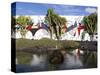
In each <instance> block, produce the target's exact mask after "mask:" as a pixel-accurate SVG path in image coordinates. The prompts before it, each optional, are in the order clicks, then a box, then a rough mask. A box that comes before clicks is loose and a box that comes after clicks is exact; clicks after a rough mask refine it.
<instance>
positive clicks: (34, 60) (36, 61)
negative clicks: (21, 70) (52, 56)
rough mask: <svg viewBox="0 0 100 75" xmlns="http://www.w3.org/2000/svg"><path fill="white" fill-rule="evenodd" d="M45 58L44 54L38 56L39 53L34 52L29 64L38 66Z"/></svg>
mask: <svg viewBox="0 0 100 75" xmlns="http://www.w3.org/2000/svg"><path fill="white" fill-rule="evenodd" d="M45 60H46V58H45V56H44V55H40V56H39V55H36V54H34V55H33V58H32V61H31V63H30V64H31V65H32V66H40V65H43V64H44V63H45Z"/></svg>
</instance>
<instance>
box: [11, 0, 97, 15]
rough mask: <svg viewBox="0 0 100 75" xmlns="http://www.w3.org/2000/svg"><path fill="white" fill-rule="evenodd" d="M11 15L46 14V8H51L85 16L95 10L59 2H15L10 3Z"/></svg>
mask: <svg viewBox="0 0 100 75" xmlns="http://www.w3.org/2000/svg"><path fill="white" fill-rule="evenodd" d="M11 8H12V11H11V12H12V15H15V14H16V15H46V13H47V9H48V8H52V9H54V12H56V13H57V14H59V15H67V16H70V15H71V16H72V15H74V16H85V15H89V14H91V13H94V12H97V7H95V6H76V5H61V4H43V3H27V2H16V3H13V4H12V7H11Z"/></svg>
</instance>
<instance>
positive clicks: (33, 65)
mask: <svg viewBox="0 0 100 75" xmlns="http://www.w3.org/2000/svg"><path fill="white" fill-rule="evenodd" d="M65 52H66V51H65ZM96 56H97V54H96V52H95V53H92V52H88V53H87V52H83V51H82V50H81V52H80V54H79V53H77V52H76V49H75V50H73V51H71V52H69V53H68V52H66V53H64V62H63V63H61V64H57V65H56V64H54V65H53V64H50V62H48V56H47V54H41V55H37V54H33V58H32V60H31V61H29V62H30V64H29V65H25V64H23V65H21V64H19V63H18V60H17V59H16V60H17V64H16V65H17V66H16V68H17V69H16V71H17V72H20V71H21V72H28V71H30V72H31V71H32V72H34V71H47V70H64V69H65V70H67V69H80V68H89V67H91V68H92V67H96V66H97V57H96ZM92 65H93V66H92ZM19 69H21V70H19Z"/></svg>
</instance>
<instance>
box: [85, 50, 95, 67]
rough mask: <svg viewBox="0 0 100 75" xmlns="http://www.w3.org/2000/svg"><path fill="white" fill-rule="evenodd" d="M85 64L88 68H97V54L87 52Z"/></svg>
mask: <svg viewBox="0 0 100 75" xmlns="http://www.w3.org/2000/svg"><path fill="white" fill-rule="evenodd" d="M83 57H84V59H83V63H84V65H85V66H88V67H97V54H96V52H85V53H84V56H83Z"/></svg>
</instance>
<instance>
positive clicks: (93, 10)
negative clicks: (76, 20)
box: [85, 7, 97, 13]
mask: <svg viewBox="0 0 100 75" xmlns="http://www.w3.org/2000/svg"><path fill="white" fill-rule="evenodd" d="M85 11H86V12H88V13H94V12H97V9H96V8H89V7H88V8H86V9H85Z"/></svg>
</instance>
